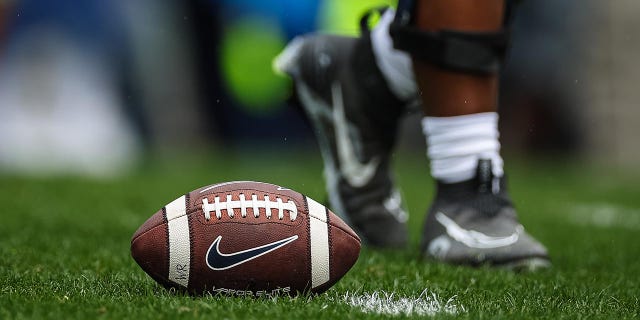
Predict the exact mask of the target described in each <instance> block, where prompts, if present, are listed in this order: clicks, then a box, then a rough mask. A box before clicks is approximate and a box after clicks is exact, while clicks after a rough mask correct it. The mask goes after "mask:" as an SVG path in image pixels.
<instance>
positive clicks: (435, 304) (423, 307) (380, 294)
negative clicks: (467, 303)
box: [340, 289, 466, 316]
mask: <svg viewBox="0 0 640 320" xmlns="http://www.w3.org/2000/svg"><path fill="white" fill-rule="evenodd" d="M340 299H341V300H343V302H345V303H347V304H348V305H350V306H352V307H355V308H358V309H360V310H361V311H362V312H364V313H371V314H384V315H405V316H433V315H436V314H439V313H444V314H452V315H455V314H459V313H462V312H465V311H466V309H465V308H464V306H462V305H460V304H458V303H456V301H455V299H456V297H455V296H453V297H451V298H449V299H448V300H446V301H445V300H444V299H442V298H440V297H438V296H437V295H436V294H435V293H429V292H428V290H426V289H425V290H424V291H423V292H422V293H421V294H420V295H419V296H417V297H404V296H400V295H397V294H395V293H389V292H385V291H375V292H373V293H368V292H354V293H351V292H347V293H345V294H343V295H342V296H340Z"/></svg>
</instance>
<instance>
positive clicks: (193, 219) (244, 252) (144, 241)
mask: <svg viewBox="0 0 640 320" xmlns="http://www.w3.org/2000/svg"><path fill="white" fill-rule="evenodd" d="M359 254H360V239H359V238H358V236H357V235H356V233H355V232H354V231H353V230H352V229H351V228H350V227H349V226H348V225H347V224H346V223H345V222H343V221H342V220H341V219H340V218H339V217H338V216H336V215H335V214H334V213H332V212H331V211H330V210H329V209H327V208H326V207H324V206H323V205H322V204H320V203H318V202H316V201H314V200H312V199H310V198H308V197H306V196H304V195H302V194H300V193H298V192H296V191H293V190H290V189H287V188H283V187H280V186H277V185H273V184H269V183H262V182H252V181H237V182H225V183H219V184H214V185H211V186H207V187H203V188H200V189H197V190H194V191H191V192H189V193H187V194H185V195H183V196H180V197H178V198H177V199H175V200H174V201H172V202H170V203H169V204H167V205H166V206H164V207H163V208H162V209H160V210H159V211H158V212H156V213H155V214H154V215H152V216H151V217H150V218H149V219H148V220H147V221H146V222H145V223H144V224H143V225H142V226H141V227H140V228H139V229H138V230H137V231H136V232H135V233H134V235H133V238H132V239H131V255H132V257H133V259H134V260H135V261H136V262H137V263H138V265H140V267H141V268H142V269H143V270H144V271H145V272H146V273H147V274H148V275H149V276H151V277H152V278H153V279H154V280H155V281H157V282H158V283H160V284H161V285H163V286H164V287H166V288H168V289H172V288H175V289H176V290H179V291H186V292H189V293H191V294H203V293H211V294H216V293H222V294H229V295H242V296H275V295H296V294H299V293H321V292H324V291H325V290H327V289H329V287H331V286H332V285H334V284H335V283H336V282H337V281H338V280H340V278H342V276H344V275H345V274H346V273H347V271H349V269H351V267H352V266H353V264H354V263H355V262H356V260H357V259H358V255H359Z"/></svg>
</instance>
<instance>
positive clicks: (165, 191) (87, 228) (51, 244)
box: [0, 152, 640, 319]
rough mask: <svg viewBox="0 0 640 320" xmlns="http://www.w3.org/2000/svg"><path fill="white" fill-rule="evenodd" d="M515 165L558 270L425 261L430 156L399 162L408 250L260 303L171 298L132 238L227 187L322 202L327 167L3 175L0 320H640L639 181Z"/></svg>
mask: <svg viewBox="0 0 640 320" xmlns="http://www.w3.org/2000/svg"><path fill="white" fill-rule="evenodd" d="M283 158H284V160H283ZM508 165H509V167H508V168H507V169H508V171H509V172H510V174H511V187H512V188H511V189H512V195H513V197H514V198H515V201H516V204H517V207H518V209H519V211H520V215H521V220H522V221H523V222H524V224H525V225H526V226H527V229H528V230H529V231H530V232H531V233H532V234H534V235H535V236H537V237H538V238H539V239H540V240H541V241H542V242H544V243H545V244H546V245H547V246H548V248H549V250H550V252H551V256H552V259H553V268H552V269H550V270H545V271H542V272H537V273H531V274H515V273H511V272H508V271H503V270H491V269H486V268H480V269H472V268H466V267H453V266H447V265H442V264H437V263H432V262H424V261H421V260H420V259H419V256H418V254H417V243H418V240H419V232H420V228H421V223H422V219H423V213H424V212H425V210H426V208H427V205H428V202H429V201H430V199H431V197H432V191H433V189H432V186H431V180H429V178H427V176H428V171H427V170H428V169H427V167H426V163H425V161H424V159H423V158H422V156H420V157H418V156H412V155H400V156H398V157H397V159H396V167H397V169H398V181H399V183H400V185H401V187H402V189H403V192H404V195H405V197H406V200H407V204H408V207H409V210H410V212H411V220H410V222H411V227H412V234H411V236H412V247H411V248H410V249H408V250H406V251H396V252H381V251H371V250H366V249H365V250H364V251H363V252H362V254H361V256H360V259H359V261H358V262H357V264H356V265H355V267H354V268H353V269H352V270H351V271H350V272H349V273H348V274H347V275H346V276H345V277H344V279H343V280H341V281H340V282H339V283H338V284H337V285H336V286H335V287H333V288H332V289H331V290H329V291H328V292H327V293H326V294H322V295H320V296H317V297H296V298H288V297H280V298H274V299H262V300H256V299H242V298H229V297H211V296H209V297H198V298H193V297H188V296H182V295H175V294H171V293H169V292H167V291H166V290H164V289H162V288H160V287H159V286H158V285H156V284H155V282H153V280H151V278H149V277H148V276H147V275H146V274H145V273H144V272H143V271H142V270H141V269H140V268H139V267H138V266H137V265H136V264H135V262H134V261H133V259H131V257H130V254H129V245H130V242H129V241H130V237H131V235H132V233H133V232H134V231H135V230H136V229H137V228H138V226H139V225H140V224H142V222H144V221H145V220H146V219H147V218H148V216H150V215H151V214H152V213H154V212H156V210H157V209H159V208H160V207H162V206H163V205H164V204H166V203H167V202H169V201H171V200H173V199H174V198H176V196H178V195H180V194H183V193H185V192H186V191H189V190H192V189H195V188H197V187H200V186H204V185H208V184H211V183H213V182H218V181H227V180H246V179H249V180H262V181H269V182H273V183H276V184H280V185H283V186H288V187H290V188H293V189H295V190H298V191H300V192H302V193H305V194H307V195H308V196H310V197H312V198H315V199H317V200H322V199H323V198H324V187H323V186H324V184H323V181H322V178H321V173H320V172H321V163H320V159H318V157H315V156H313V155H307V154H304V155H300V156H296V155H288V156H286V157H276V156H272V157H269V156H261V157H260V158H253V159H251V158H249V157H247V156H243V154H242V153H234V152H224V153H220V154H218V155H213V156H203V157H194V158H174V159H165V160H150V161H149V162H148V163H147V164H146V165H145V166H144V168H142V169H140V170H138V171H136V172H135V173H133V174H132V175H130V176H127V177H123V178H118V179H115V180H107V181H104V180H91V179H84V178H24V177H13V176H6V175H5V176H0V204H1V205H2V213H1V216H0V217H1V220H0V319H22V318H50V319H93V318H109V319H124V318H129V319H180V318H182V319H189V318H206V319H223V318H229V319H234V318H261V319H344V318H353V319H360V318H385V317H393V316H394V315H398V316H399V317H401V318H402V317H418V316H433V317H435V318H468V319H484V318H491V319H501V318H502V319H524V318H545V319H560V318H570V319H575V318H580V319H584V318H615V319H625V318H626V319H632V318H638V317H640V302H639V296H640V276H639V275H640V258H639V257H640V241H639V237H638V236H639V235H640V184H639V183H638V182H637V181H638V178H640V176H639V175H638V174H637V173H635V174H632V175H629V174H626V173H625V172H624V171H620V172H611V171H606V170H594V169H589V168H585V167H580V166H576V165H575V164H572V163H558V162H551V161H546V162H542V161H535V162H524V161H518V160H512V161H508Z"/></svg>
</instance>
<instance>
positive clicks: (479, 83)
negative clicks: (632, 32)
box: [391, 0, 548, 268]
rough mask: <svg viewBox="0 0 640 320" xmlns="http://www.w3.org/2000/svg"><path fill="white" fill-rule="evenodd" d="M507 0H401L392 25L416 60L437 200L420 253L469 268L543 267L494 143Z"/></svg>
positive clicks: (541, 255)
mask: <svg viewBox="0 0 640 320" xmlns="http://www.w3.org/2000/svg"><path fill="white" fill-rule="evenodd" d="M507 4H510V3H505V0H418V1H416V2H415V3H411V2H409V1H406V2H401V4H400V7H399V11H398V14H397V15H396V20H395V22H394V25H393V26H392V27H391V29H392V34H393V38H394V42H395V44H396V47H398V48H401V49H403V50H404V51H407V52H409V53H410V55H411V56H412V60H413V69H414V74H415V78H416V82H417V86H418V88H419V90H420V92H421V93H422V94H421V99H422V102H423V106H424V112H425V115H426V117H425V118H424V119H423V129H424V132H425V135H426V137H427V141H428V156H429V158H430V160H431V170H432V175H433V177H434V178H435V179H436V180H437V195H436V198H435V201H434V203H433V205H432V206H431V208H430V210H429V214H428V218H427V221H426V223H425V228H424V231H423V242H422V249H423V252H424V253H425V254H426V255H428V256H431V257H434V258H436V259H439V260H442V261H446V262H452V263H463V264H485V263H486V264H502V265H509V266H515V267H530V268H534V267H538V266H543V265H547V264H548V257H547V252H546V249H545V248H544V247H543V246H542V245H541V244H539V243H538V242H537V241H536V240H535V239H533V238H532V237H530V236H529V235H528V234H527V233H525V231H524V228H523V227H522V226H521V225H520V224H519V222H518V220H517V216H516V212H515V210H514V208H513V205H512V203H511V201H510V198H509V196H508V194H507V192H506V181H505V178H504V174H503V168H502V158H501V157H500V153H499V151H500V143H499V141H498V137H499V133H498V115H497V113H496V109H497V101H498V71H499V67H500V63H501V62H502V59H503V55H504V51H505V48H506V40H507V39H506V35H507V33H506V30H505V28H506V26H505V17H506V15H507V14H508V13H507V11H509V10H507V7H506V5H507Z"/></svg>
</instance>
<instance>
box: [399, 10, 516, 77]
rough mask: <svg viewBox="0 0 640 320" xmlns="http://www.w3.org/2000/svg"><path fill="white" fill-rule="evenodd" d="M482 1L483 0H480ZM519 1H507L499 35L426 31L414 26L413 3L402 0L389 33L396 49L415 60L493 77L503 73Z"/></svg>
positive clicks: (497, 32)
mask: <svg viewBox="0 0 640 320" xmlns="http://www.w3.org/2000/svg"><path fill="white" fill-rule="evenodd" d="M477 1H482V0H477ZM517 2H519V0H505V3H506V10H505V15H506V16H505V19H504V25H503V28H502V30H499V31H496V32H461V31H454V30H439V31H424V30H419V29H417V28H416V27H415V26H414V21H413V13H414V12H415V2H414V1H413V0H407V1H403V0H400V2H399V4H398V10H397V12H396V16H395V19H394V22H393V23H392V24H391V27H390V29H389V32H390V34H391V38H392V39H393V43H394V47H395V48H396V49H399V50H402V51H406V52H407V53H409V54H410V55H411V56H413V58H414V59H418V60H422V61H426V62H429V63H433V64H435V65H437V66H439V67H442V68H445V69H449V70H453V71H462V72H468V73H474V74H494V73H497V72H498V71H499V70H500V65H501V64H502V61H503V60H504V57H505V55H506V51H507V48H508V44H509V25H510V22H511V18H512V13H513V7H514V5H515V4H516V3H517Z"/></svg>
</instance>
